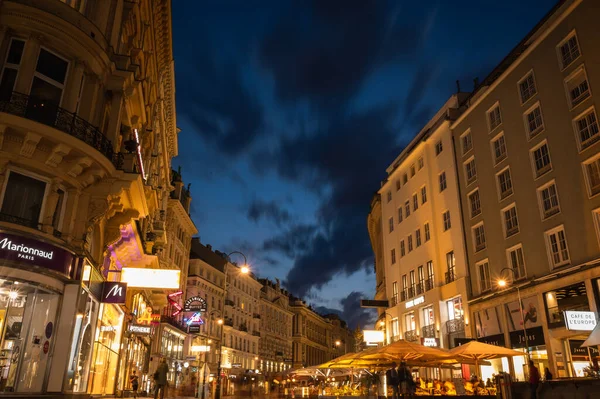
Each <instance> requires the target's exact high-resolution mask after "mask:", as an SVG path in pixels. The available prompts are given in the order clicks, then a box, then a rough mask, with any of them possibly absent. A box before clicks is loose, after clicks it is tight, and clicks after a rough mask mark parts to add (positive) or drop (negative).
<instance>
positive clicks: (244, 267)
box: [215, 251, 250, 399]
mask: <svg viewBox="0 0 600 399" xmlns="http://www.w3.org/2000/svg"><path fill="white" fill-rule="evenodd" d="M233 254H238V255H241V256H242V257H243V258H244V264H243V265H242V266H241V267H240V268H239V272H240V273H242V274H248V273H249V272H250V268H249V267H248V259H247V258H246V255H244V254H243V253H241V252H239V251H232V252H230V253H228V254H227V255H225V257H226V260H227V262H225V265H224V266H223V273H224V274H225V286H224V287H223V296H224V298H225V299H224V300H223V309H222V310H221V313H222V314H221V316H222V317H223V318H224V317H225V301H226V300H227V291H228V289H229V281H228V275H227V265H228V264H229V262H230V261H229V258H230V257H231V255H233ZM223 318H221V319H219V320H217V323H218V324H219V325H220V326H221V337H220V339H219V358H218V360H217V387H216V392H215V399H221V368H222V367H221V360H222V359H223V355H222V353H221V352H222V351H223V330H224V326H223V324H224V320H223Z"/></svg>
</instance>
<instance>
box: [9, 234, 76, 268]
mask: <svg viewBox="0 0 600 399" xmlns="http://www.w3.org/2000/svg"><path fill="white" fill-rule="evenodd" d="M0 259H1V260H4V261H9V262H12V263H15V264H18V265H28V266H37V267H43V268H45V269H49V270H53V271H56V272H59V273H61V274H64V275H66V276H70V274H71V271H72V265H73V259H74V258H73V254H71V253H70V252H69V251H67V250H64V249H62V248H59V247H56V246H54V245H51V244H48V243H45V242H43V241H38V240H34V239H31V238H27V237H21V236H17V235H13V234H6V233H0Z"/></svg>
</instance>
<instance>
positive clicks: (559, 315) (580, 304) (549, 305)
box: [544, 282, 590, 328]
mask: <svg viewBox="0 0 600 399" xmlns="http://www.w3.org/2000/svg"><path fill="white" fill-rule="evenodd" d="M544 301H545V302H546V312H547V315H548V325H549V327H550V328H558V327H564V326H565V321H564V318H563V314H564V313H563V312H564V311H566V310H589V309H590V305H589V302H588V297H587V290H586V287H585V283H584V282H581V283H578V284H574V285H570V286H568V287H563V288H560V289H557V290H554V291H550V292H546V293H545V294H544Z"/></svg>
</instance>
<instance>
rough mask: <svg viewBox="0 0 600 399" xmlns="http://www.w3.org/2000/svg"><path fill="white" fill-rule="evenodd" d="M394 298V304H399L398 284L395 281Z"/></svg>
mask: <svg viewBox="0 0 600 399" xmlns="http://www.w3.org/2000/svg"><path fill="white" fill-rule="evenodd" d="M392 298H393V302H392V303H393V304H394V305H395V304H397V303H398V282H397V281H394V282H393V283H392Z"/></svg>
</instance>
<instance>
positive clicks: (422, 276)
mask: <svg viewBox="0 0 600 399" xmlns="http://www.w3.org/2000/svg"><path fill="white" fill-rule="evenodd" d="M417 278H418V279H419V289H420V292H419V294H420V293H421V292H423V291H424V289H425V273H424V271H423V265H421V266H419V267H418V268H417Z"/></svg>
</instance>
